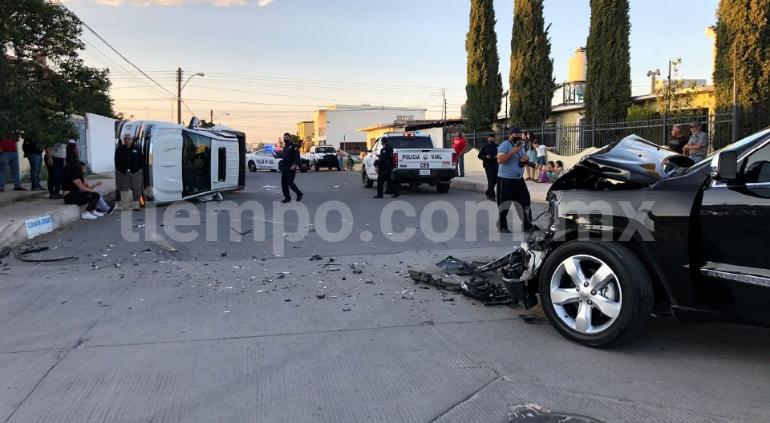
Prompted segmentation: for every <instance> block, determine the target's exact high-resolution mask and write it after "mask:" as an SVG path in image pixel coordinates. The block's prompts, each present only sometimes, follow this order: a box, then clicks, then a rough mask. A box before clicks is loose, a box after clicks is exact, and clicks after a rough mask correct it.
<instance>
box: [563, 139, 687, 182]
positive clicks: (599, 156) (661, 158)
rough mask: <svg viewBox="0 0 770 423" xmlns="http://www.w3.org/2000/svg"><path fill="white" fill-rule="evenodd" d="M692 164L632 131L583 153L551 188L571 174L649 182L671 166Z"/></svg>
mask: <svg viewBox="0 0 770 423" xmlns="http://www.w3.org/2000/svg"><path fill="white" fill-rule="evenodd" d="M692 164H693V162H692V160H690V159H689V158H688V157H685V156H683V155H681V154H679V153H676V152H674V151H671V150H669V149H667V148H665V147H662V146H660V145H657V144H654V143H652V142H650V141H647V140H645V139H643V138H640V137H638V136H636V135H629V136H627V137H625V138H623V139H621V140H620V141H616V142H613V143H612V144H610V145H608V146H606V147H604V148H602V149H601V150H599V151H597V152H595V153H592V154H589V155H587V156H585V157H583V158H582V159H581V160H580V161H579V162H578V163H577V164H576V165H575V166H574V167H572V169H570V170H569V171H568V172H566V173H565V174H564V175H563V176H562V177H561V178H560V181H557V182H556V183H555V184H554V186H553V187H552V188H551V189H552V190H558V189H560V186H561V185H564V184H565V183H566V181H569V180H571V179H575V177H579V178H580V179H583V178H584V177H585V176H587V175H592V176H594V177H597V176H598V177H602V178H607V179H610V180H614V181H618V182H629V183H632V184H634V185H651V184H654V183H655V182H658V181H660V180H661V179H665V178H668V177H669V175H671V173H672V171H673V170H674V169H676V168H681V167H689V166H691V165H692ZM559 182H562V183H561V184H560V183H559Z"/></svg>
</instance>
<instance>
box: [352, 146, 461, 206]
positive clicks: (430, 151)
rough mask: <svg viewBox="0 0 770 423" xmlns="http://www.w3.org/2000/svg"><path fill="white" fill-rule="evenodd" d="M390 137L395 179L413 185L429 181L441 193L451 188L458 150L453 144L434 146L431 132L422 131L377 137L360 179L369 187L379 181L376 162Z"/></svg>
mask: <svg viewBox="0 0 770 423" xmlns="http://www.w3.org/2000/svg"><path fill="white" fill-rule="evenodd" d="M383 138H387V139H388V141H389V142H390V145H391V146H392V147H393V161H394V167H395V168H394V169H393V180H394V181H395V182H396V183H408V184H409V185H411V186H418V185H420V184H429V185H430V186H435V187H436V190H437V191H438V192H441V193H446V192H449V184H450V181H451V180H452V178H454V177H455V176H456V171H455V169H456V168H457V154H455V152H454V151H453V150H452V149H451V148H434V147H433V141H432V140H431V138H430V136H426V135H420V134H419V133H402V132H397V133H396V132H394V133H389V134H385V135H383V136H382V137H380V138H378V139H377V140H376V141H375V143H374V146H373V147H372V151H370V152H369V154H367V155H366V157H365V158H364V165H363V167H362V169H361V179H362V181H363V184H364V186H365V187H367V188H371V187H372V186H373V185H374V182H375V181H377V170H376V169H375V166H374V162H375V160H377V157H378V156H379V154H380V150H381V149H382V139H383Z"/></svg>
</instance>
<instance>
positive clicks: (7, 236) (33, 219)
mask: <svg viewBox="0 0 770 423" xmlns="http://www.w3.org/2000/svg"><path fill="white" fill-rule="evenodd" d="M86 180H87V181H88V182H89V183H93V182H94V181H96V180H102V181H104V183H103V184H102V186H100V187H99V188H98V191H99V192H100V193H102V195H104V196H105V197H106V199H107V200H108V201H109V200H111V199H112V198H113V197H114V192H115V179H114V175H112V174H104V175H89V176H87V177H86ZM25 188H26V186H25ZM80 213H81V207H79V206H76V205H68V204H64V200H50V199H48V191H13V184H9V185H6V186H5V192H2V193H0V248H3V247H11V246H14V245H17V244H20V243H22V242H25V241H28V240H30V239H32V238H34V237H35V236H37V235H42V234H44V233H48V232H52V231H55V230H57V229H59V228H62V227H64V226H66V225H69V224H71V223H73V222H76V221H77V220H78V219H80Z"/></svg>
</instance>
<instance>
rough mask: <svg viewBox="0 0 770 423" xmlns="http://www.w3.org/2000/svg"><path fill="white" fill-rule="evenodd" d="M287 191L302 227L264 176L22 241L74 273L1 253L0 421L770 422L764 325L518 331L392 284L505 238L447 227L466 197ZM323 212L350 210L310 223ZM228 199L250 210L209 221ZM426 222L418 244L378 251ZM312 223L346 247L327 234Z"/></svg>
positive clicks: (325, 182) (456, 299) (326, 186)
mask: <svg viewBox="0 0 770 423" xmlns="http://www.w3.org/2000/svg"><path fill="white" fill-rule="evenodd" d="M297 182H298V184H299V185H300V187H301V188H302V189H303V190H304V191H305V194H306V195H305V198H304V199H303V202H302V204H303V206H304V207H306V209H305V210H306V211H307V212H308V215H309V216H310V217H311V219H310V221H309V222H310V223H312V225H311V224H309V223H308V222H307V221H303V219H298V218H297V216H295V215H294V214H292V213H288V212H287V210H288V209H289V208H290V207H293V206H278V205H274V202H275V201H277V200H280V198H281V195H280V193H279V190H278V189H277V188H275V186H276V185H278V175H277V174H271V173H258V174H250V175H249V177H248V181H247V184H248V186H249V189H248V190H247V191H245V192H241V193H237V194H232V195H229V196H226V197H225V200H227V201H232V203H230V202H227V201H226V202H221V203H218V202H209V203H204V204H197V205H194V207H187V208H180V209H171V212H169V211H168V210H169V207H161V208H159V209H158V210H157V211H158V212H159V213H157V216H159V217H158V218H157V219H153V218H152V217H151V215H148V214H145V213H135V214H132V215H131V216H128V215H125V216H121V215H120V214H115V215H114V216H112V217H108V218H104V219H101V220H98V221H95V222H80V223H78V224H75V225H73V226H71V227H69V228H68V229H66V230H65V231H62V232H60V233H57V234H52V235H50V236H47V237H44V238H42V239H39V240H36V243H40V244H43V243H45V244H48V245H49V246H50V247H51V248H52V249H51V250H50V251H48V252H45V253H44V254H45V255H46V256H47V257H53V256H66V255H71V254H74V255H77V256H78V257H79V259H78V260H77V261H73V262H63V263H45V264H30V263H22V262H19V261H18V260H16V259H13V258H8V259H4V264H3V265H1V266H0V278H1V279H0V421H5V422H124V421H125V422H149V421H152V422H225V421H232V422H241V421H260V422H261V421H265V422H273V421H287V422H304V421H340V422H348V421H350V422H362V421H388V422H394V421H404V422H424V421H453V422H454V421H457V422H490V421H492V422H494V421H509V420H511V417H512V416H521V415H526V414H532V413H534V412H545V411H544V410H550V411H553V412H563V413H572V414H578V415H582V416H587V417H591V418H595V419H598V420H601V421H606V422H616V421H646V422H647V421H649V422H653V421H660V422H672V421H698V422H702V421H746V422H758V421H770V391H769V390H768V389H767V386H768V382H770V358H769V357H770V330H767V329H759V328H749V327H740V326H732V325H716V324H714V325H702V326H684V325H679V324H677V323H675V322H674V321H672V320H671V319H669V318H655V319H653V320H652V322H651V324H650V325H649V327H648V328H647V329H646V330H645V331H644V333H643V335H642V336H641V337H640V338H639V339H637V340H634V341H633V342H631V343H630V344H628V345H625V346H623V347H621V348H618V349H614V350H593V349H589V348H584V347H581V346H578V345H575V344H572V343H569V342H568V341H566V340H564V339H563V338H561V337H560V336H559V335H558V334H557V333H556V332H555V331H554V330H553V329H552V328H551V327H550V326H548V325H547V324H528V323H525V322H523V321H522V320H521V319H520V318H519V317H518V316H519V315H520V314H522V313H524V312H525V311H524V310H523V309H521V308H519V307H485V306H483V305H481V304H479V303H477V302H475V301H472V300H470V299H467V298H465V297H460V296H457V295H454V294H450V293H446V292H441V291H437V290H433V289H422V288H421V287H419V286H416V285H415V284H414V283H413V282H412V281H411V280H409V278H408V276H407V273H406V272H407V270H408V269H409V268H426V267H428V266H430V265H431V264H433V263H435V262H437V261H438V260H439V259H441V258H443V257H444V256H446V255H449V254H451V255H454V256H457V257H462V258H478V259H481V258H486V257H494V256H496V255H498V254H501V253H504V252H506V251H507V250H508V249H509V248H510V247H511V246H512V245H513V244H515V243H516V242H518V241H519V240H521V239H522V236H521V234H513V235H511V236H509V237H508V238H505V239H500V240H499V241H496V240H494V239H493V240H490V238H489V237H490V234H491V233H493V232H494V231H490V226H489V225H490V221H489V219H483V218H479V219H478V221H477V222H476V223H474V224H471V223H469V222H466V216H467V215H469V213H467V212H466V207H468V204H474V203H477V202H478V201H479V200H480V198H479V194H478V193H473V192H463V191H451V192H450V193H448V194H438V193H436V192H435V190H431V189H429V188H427V187H425V188H422V189H419V190H417V191H414V192H404V195H403V196H402V197H401V198H400V199H399V200H403V201H404V202H405V204H411V205H412V206H414V211H415V216H414V217H407V216H405V215H404V214H403V213H401V212H399V213H396V215H395V216H396V217H395V218H394V219H393V221H394V223H393V225H392V227H383V225H382V224H381V223H380V216H381V214H382V211H383V210H384V209H386V208H387V207H388V204H393V203H394V202H395V201H396V200H392V199H389V198H388V199H384V200H374V199H371V196H372V195H373V194H374V192H373V191H372V190H366V189H364V188H362V187H361V185H360V181H359V178H358V175H356V174H349V173H336V172H321V173H315V172H311V173H307V174H300V175H299V176H298V178H297ZM330 201H339V202H341V203H343V204H345V205H346V206H347V207H348V208H349V209H350V212H351V215H352V217H350V218H345V217H340V215H334V213H330V214H328V216H327V217H328V218H327V219H316V217H317V216H319V215H323V214H325V212H323V210H325V208H328V207H329V206H330V204H329V202H330ZM436 201H445V202H446V203H436ZM245 204H250V206H249V207H250V208H252V209H254V208H256V209H258V208H259V206H256V205H255V204H260V205H261V206H262V208H264V211H265V212H264V213H262V214H259V213H257V214H256V215H251V214H249V213H240V211H242V210H238V213H234V214H230V212H231V211H232V210H233V207H243V208H244V209H245V208H248V207H245V206H244V205H245ZM331 205H332V206H334V205H335V203H332V204H331ZM207 208H209V210H207ZM331 208H332V209H333V208H334V207H331ZM426 209H427V210H428V211H429V212H430V214H428V213H427V212H426ZM436 210H438V211H436ZM441 210H443V213H441V212H439V211H441ZM452 210H456V211H457V218H456V219H455V218H454V217H452V216H451V215H452ZM447 211H448V213H447ZM538 211H539V210H536V213H537V212H538ZM322 212H323V213H322ZM423 215H426V216H428V217H426V218H424V219H425V220H424V221H422V222H421V221H420V219H421V216H423ZM448 215H449V216H450V217H447V216H448ZM231 216H235V217H231ZM176 218H190V219H191V220H192V221H193V222H192V223H189V222H188V224H185V225H176V223H179V222H174V221H173V220H174V219H176ZM196 219H197V220H199V221H197V222H196V221H195V220H196ZM322 220H325V221H326V222H327V223H328V224H326V225H324V224H322V223H321V222H322ZM426 222H431V224H432V226H433V230H432V232H435V234H427V235H426V234H425V233H423V232H424V231H417V233H416V234H415V235H414V236H413V237H412V238H411V239H409V240H408V241H403V242H402V241H399V240H398V239H394V238H397V237H398V235H399V234H400V233H402V232H403V231H404V230H407V229H409V228H410V227H416V228H424V225H423V224H425V223H426ZM491 223H492V224H494V221H491ZM323 226H327V228H326V229H328V232H329V233H338V232H340V231H347V230H348V229H349V232H350V236H348V237H346V238H344V239H342V240H333V239H332V240H330V239H329V236H328V234H327V233H325V229H323V228H322V227H323ZM121 228H123V229H121ZM260 228H262V229H260ZM466 228H468V230H466ZM169 229H172V230H171V231H170V230H169ZM447 229H448V230H447ZM173 230H176V231H178V232H180V233H187V234H188V235H189V234H190V233H196V232H197V233H198V237H197V238H196V239H195V240H193V241H189V242H184V241H183V240H181V239H180V236H179V235H178V234H175V233H174V231H173ZM304 231H307V236H306V237H304V238H303V239H301V240H298V241H296V242H293V241H292V239H294V238H293V237H294V236H295V235H294V234H295V233H297V232H300V233H304ZM262 232H264V237H262V236H261V233H262ZM428 232H431V231H428ZM241 234H242V235H241ZM446 234H450V235H452V236H451V238H448V239H445V238H446V236H445V237H444V238H442V237H441V236H442V235H446ZM474 234H475V237H474ZM234 235H238V237H240V238H241V239H240V241H239V242H238V240H236V239H232V238H233V237H234ZM133 236H138V237H139V240H138V241H135V242H134V241H131V240H128V239H126V238H130V237H133ZM255 237H256V238H257V240H256V241H255V240H254V238H255ZM213 238H216V239H213ZM235 238H237V237H235ZM474 239H475V240H474ZM276 244H278V245H279V246H280V245H283V248H277V247H276ZM314 255H319V256H320V260H311V258H313V256H314ZM332 259H333V261H332ZM319 297H322V298H319ZM525 407H526V410H539V411H534V412H533V411H527V412H522V409H524V408H525ZM524 421H526V420H524Z"/></svg>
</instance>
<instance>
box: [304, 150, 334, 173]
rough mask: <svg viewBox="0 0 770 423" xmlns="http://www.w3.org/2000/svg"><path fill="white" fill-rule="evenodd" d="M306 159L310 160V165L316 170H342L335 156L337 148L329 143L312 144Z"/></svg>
mask: <svg viewBox="0 0 770 423" xmlns="http://www.w3.org/2000/svg"><path fill="white" fill-rule="evenodd" d="M308 159H309V160H310V166H312V167H313V169H315V170H316V172H317V171H319V170H321V168H328V169H329V170H332V169H337V170H342V169H341V167H340V162H339V159H338V158H337V149H336V148H334V147H332V146H330V145H314V146H313V147H311V148H310V153H308Z"/></svg>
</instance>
